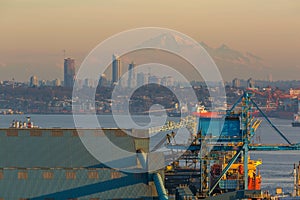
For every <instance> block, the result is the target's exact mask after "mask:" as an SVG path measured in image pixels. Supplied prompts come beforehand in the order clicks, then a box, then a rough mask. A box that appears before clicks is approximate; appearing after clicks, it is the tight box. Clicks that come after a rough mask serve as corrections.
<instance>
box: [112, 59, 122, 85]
mask: <svg viewBox="0 0 300 200" xmlns="http://www.w3.org/2000/svg"><path fill="white" fill-rule="evenodd" d="M120 77H121V59H120V58H119V57H118V56H116V55H113V62H112V84H114V85H116V84H118V81H119V80H120Z"/></svg>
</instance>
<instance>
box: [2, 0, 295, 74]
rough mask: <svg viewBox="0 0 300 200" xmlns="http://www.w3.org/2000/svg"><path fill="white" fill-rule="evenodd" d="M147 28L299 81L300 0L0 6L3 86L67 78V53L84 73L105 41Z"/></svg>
mask: <svg viewBox="0 0 300 200" xmlns="http://www.w3.org/2000/svg"><path fill="white" fill-rule="evenodd" d="M143 26H158V27H165V28H171V29H175V30H178V31H180V32H182V33H185V34H187V35H189V36H191V37H193V38H194V39H196V40H197V41H204V42H205V43H207V44H208V45H210V46H212V47H218V46H220V45H221V44H223V43H224V44H227V45H228V46H230V47H231V48H233V49H237V50H240V51H243V52H247V51H249V52H251V53H254V54H256V55H258V56H260V57H262V58H264V59H265V61H266V62H268V63H269V64H270V66H271V67H272V70H273V72H272V74H273V78H274V79H300V1H299V0H263V1H261V0H251V1H250V0H249V1H243V0H224V1H223V0H219V1H214V0H186V1H183V0H181V1H179V0H84V1H82V0H52V1H50V0H47V1H45V0H0V27H1V28H0V32H1V34H0V36H1V37H0V80H7V79H11V78H12V77H15V79H16V80H28V79H29V76H30V74H36V75H37V76H38V77H39V78H41V79H54V78H55V77H59V78H62V77H63V71H62V63H63V49H66V52H67V56H71V57H74V58H75V59H76V61H77V66H79V65H80V62H81V61H82V59H83V58H84V57H85V56H86V54H88V53H89V51H90V50H92V49H93V48H94V47H95V46H96V45H97V44H98V43H99V42H101V41H102V40H104V39H105V38H107V37H109V36H111V35H113V34H116V33H118V32H120V31H124V30H127V29H131V28H137V27H143ZM256 75H257V74H256V73H255V71H254V72H253V75H251V76H252V77H255V76H256Z"/></svg>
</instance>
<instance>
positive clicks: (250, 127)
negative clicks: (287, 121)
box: [167, 91, 300, 197]
mask: <svg viewBox="0 0 300 200" xmlns="http://www.w3.org/2000/svg"><path fill="white" fill-rule="evenodd" d="M240 104H241V106H240V107H239V108H240V111H239V112H238V114H236V112H235V109H236V108H237V106H238V105H240ZM253 107H254V108H255V109H257V110H258V111H259V112H260V114H261V116H262V117H263V118H264V119H265V120H266V121H267V122H268V123H269V124H270V126H271V127H272V128H273V129H274V130H275V131H276V133H278V135H279V136H280V137H281V138H283V139H284V140H285V142H286V143H287V144H280V145H277V144H251V139H252V138H253V136H254V135H255V131H256V129H257V128H258V127H259V125H260V123H261V122H262V120H260V119H255V118H254V116H253ZM235 119H238V120H235ZM222 120H223V121H222ZM221 122H224V124H223V125H221V126H220V123H221ZM209 123H215V124H212V126H214V125H215V126H216V124H217V125H218V126H219V128H218V130H212V129H213V128H211V126H209V125H207V124H209ZM214 132H216V133H217V134H216V135H214ZM167 147H168V148H171V149H177V150H186V149H187V150H188V151H190V152H198V160H199V161H200V171H201V173H200V174H201V181H200V187H201V188H200V191H199V192H200V193H202V195H203V197H205V196H211V195H213V193H214V191H215V188H216V187H217V186H218V184H219V183H220V181H221V179H222V177H223V176H224V175H225V174H226V173H227V172H228V170H229V169H230V168H231V166H232V165H233V164H234V163H235V162H236V161H237V159H238V158H239V157H240V156H241V155H242V156H243V158H244V159H243V167H244V172H245V173H244V177H243V182H244V183H243V187H244V190H247V189H248V173H247V172H248V162H249V161H248V153H249V151H291V150H300V143H292V142H291V141H290V140H289V139H288V138H287V137H286V136H285V135H284V134H283V133H282V132H281V131H280V130H279V129H278V128H277V127H276V126H275V125H274V124H273V123H272V122H271V120H270V119H269V118H268V117H267V116H266V114H265V113H264V112H263V111H262V110H261V109H260V108H259V106H258V105H257V104H256V103H255V101H254V100H253V98H252V93H251V92H249V91H245V92H244V93H243V95H242V96H241V97H240V98H239V99H238V101H236V103H235V104H234V105H233V106H232V108H231V109H230V110H227V111H226V114H225V115H224V116H223V118H222V119H202V120H201V119H199V124H198V135H197V138H196V142H193V143H192V145H190V146H189V147H187V146H186V145H184V144H182V145H180V144H168V145H167ZM208 152H235V154H233V155H232V157H231V160H230V161H229V162H228V163H227V165H226V166H225V168H224V169H223V170H222V172H221V173H220V175H219V177H217V178H216V179H215V180H214V182H213V183H212V184H210V186H209V184H208V176H209V172H208V171H207V167H206V165H207V164H208V161H207V160H209V159H210V158H209V156H208V154H209V153H208Z"/></svg>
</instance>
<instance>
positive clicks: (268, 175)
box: [0, 115, 300, 193]
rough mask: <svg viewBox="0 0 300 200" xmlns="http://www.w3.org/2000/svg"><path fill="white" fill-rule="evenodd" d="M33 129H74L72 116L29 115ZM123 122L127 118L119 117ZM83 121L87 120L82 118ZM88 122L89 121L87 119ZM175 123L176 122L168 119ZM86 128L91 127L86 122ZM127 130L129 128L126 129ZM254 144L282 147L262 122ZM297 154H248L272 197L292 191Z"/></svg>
mask: <svg viewBox="0 0 300 200" xmlns="http://www.w3.org/2000/svg"><path fill="white" fill-rule="evenodd" d="M30 116H31V119H32V121H33V122H34V124H35V125H38V126H40V127H43V128H52V127H61V128H74V127H75V125H74V121H73V116H72V115H30ZM122 117H124V118H126V117H127V116H122ZM25 118H26V116H25V115H1V116H0V128H8V127H9V125H10V123H11V122H12V120H14V119H15V120H22V121H23V120H25ZM82 118H86V116H85V115H82ZM87 119H88V118H87ZM98 119H99V121H100V124H101V127H106V128H111V127H116V124H115V123H114V122H113V118H112V116H110V115H101V116H98ZM132 119H133V120H134V121H135V122H136V123H138V124H139V125H141V126H142V125H147V124H148V123H149V122H150V121H149V118H148V117H147V116H132ZM171 120H174V121H177V120H178V118H171ZM271 120H272V122H274V124H275V125H276V126H277V127H278V128H279V129H280V130H281V131H282V132H283V133H284V134H285V135H286V136H287V138H288V139H289V140H290V141H291V142H292V143H298V142H300V133H299V132H300V127H292V126H291V121H290V120H283V119H274V118H273V119H271ZM86 123H87V124H86V125H87V126H91V127H94V125H92V124H89V121H88V120H86ZM128 128H129V127H128ZM253 142H255V143H261V144H284V143H285V142H284V140H283V139H281V138H280V136H279V135H278V134H277V133H276V132H275V131H273V130H272V128H271V127H270V126H269V125H268V124H267V123H266V122H265V121H263V123H262V124H261V127H260V128H259V129H258V130H257V135H256V137H255V138H254V141H253ZM299 155H300V152H297V151H290V152H289V151H287V152H279V151H276V152H251V158H253V159H262V160H263V164H262V165H261V166H260V167H259V168H260V172H261V174H262V178H263V179H262V189H263V190H269V191H270V192H271V193H274V191H275V188H276V187H283V190H284V192H285V193H287V192H292V189H293V176H292V172H293V164H294V163H298V162H299V161H300V156H299Z"/></svg>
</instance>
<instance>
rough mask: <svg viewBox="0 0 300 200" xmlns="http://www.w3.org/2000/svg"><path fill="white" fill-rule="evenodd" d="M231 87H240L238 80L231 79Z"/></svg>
mask: <svg viewBox="0 0 300 200" xmlns="http://www.w3.org/2000/svg"><path fill="white" fill-rule="evenodd" d="M232 87H234V88H239V87H241V81H240V80H239V79H237V78H235V79H233V80H232Z"/></svg>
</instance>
